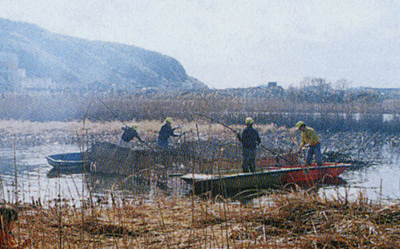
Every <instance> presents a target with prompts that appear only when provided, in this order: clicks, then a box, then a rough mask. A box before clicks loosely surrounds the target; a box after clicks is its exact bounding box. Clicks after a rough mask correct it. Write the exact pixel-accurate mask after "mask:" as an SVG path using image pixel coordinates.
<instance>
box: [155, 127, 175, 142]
mask: <svg viewBox="0 0 400 249" xmlns="http://www.w3.org/2000/svg"><path fill="white" fill-rule="evenodd" d="M177 136H178V135H175V133H174V129H173V128H172V127H171V124H170V123H168V122H167V123H165V124H164V125H163V126H162V127H161V130H160V132H159V133H158V141H159V142H167V141H168V139H169V137H177Z"/></svg>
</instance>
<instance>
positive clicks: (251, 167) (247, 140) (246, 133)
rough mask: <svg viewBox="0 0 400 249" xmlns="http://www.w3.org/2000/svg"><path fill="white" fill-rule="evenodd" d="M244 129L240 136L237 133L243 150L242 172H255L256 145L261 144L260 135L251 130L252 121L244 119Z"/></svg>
mask: <svg viewBox="0 0 400 249" xmlns="http://www.w3.org/2000/svg"><path fill="white" fill-rule="evenodd" d="M245 122H246V128H245V129H244V130H243V132H242V134H240V133H239V132H238V133H237V138H238V139H239V141H240V142H241V143H242V148H243V164H242V168H243V172H244V173H247V172H249V171H251V172H255V171H256V152H257V145H259V144H260V143H261V139H260V135H259V134H258V131H257V130H256V129H254V128H253V119H252V118H250V117H248V118H246V121H245Z"/></svg>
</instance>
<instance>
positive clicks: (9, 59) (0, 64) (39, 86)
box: [0, 52, 57, 93]
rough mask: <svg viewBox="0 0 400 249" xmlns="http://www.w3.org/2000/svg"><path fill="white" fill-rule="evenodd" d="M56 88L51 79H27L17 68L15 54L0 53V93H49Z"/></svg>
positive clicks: (23, 70)
mask: <svg viewBox="0 0 400 249" xmlns="http://www.w3.org/2000/svg"><path fill="white" fill-rule="evenodd" d="M56 88H57V86H56V84H55V83H54V82H53V81H52V80H51V78H40V77H37V78H30V77H27V76H26V72H25V69H23V68H19V60H18V55H17V54H14V53H8V52H0V93H5V92H38V91H40V92H43V91H44V92H49V91H53V90H56Z"/></svg>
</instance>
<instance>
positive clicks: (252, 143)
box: [238, 126, 261, 150]
mask: <svg viewBox="0 0 400 249" xmlns="http://www.w3.org/2000/svg"><path fill="white" fill-rule="evenodd" d="M238 139H239V141H240V142H241V143H242V145H243V149H250V150H253V149H255V148H256V147H257V145H258V144H260V143H261V139H260V135H259V134H258V131H257V130H256V129H254V128H253V126H248V127H246V128H245V129H244V130H243V132H242V134H241V135H240V134H238Z"/></svg>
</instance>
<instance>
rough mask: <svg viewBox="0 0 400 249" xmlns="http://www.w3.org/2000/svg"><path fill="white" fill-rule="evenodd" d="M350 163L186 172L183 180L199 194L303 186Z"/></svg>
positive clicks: (328, 177)
mask: <svg viewBox="0 0 400 249" xmlns="http://www.w3.org/2000/svg"><path fill="white" fill-rule="evenodd" d="M350 167H351V164H345V163H324V164H323V165H322V166H317V165H316V164H313V165H311V166H304V165H303V166H301V165H288V166H281V167H277V166H273V167H265V168H264V170H263V171H260V172H254V173H234V174H194V173H190V174H186V175H183V176H181V179H182V180H184V181H186V182H188V183H190V184H193V186H194V190H195V192H196V193H203V192H206V191H213V192H215V191H218V192H220V191H222V192H230V191H233V190H245V189H266V188H279V187H282V186H285V185H288V184H296V185H300V186H304V185H311V184H315V183H316V182H318V181H324V180H330V179H335V178H336V177H337V176H339V175H340V174H341V173H343V172H344V171H345V170H346V169H348V168H350Z"/></svg>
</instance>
